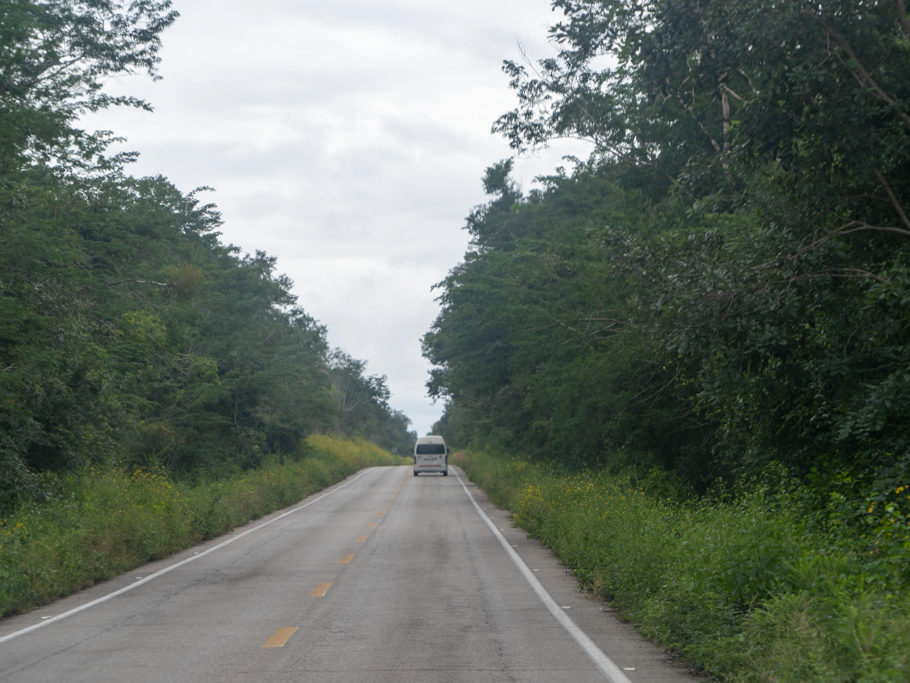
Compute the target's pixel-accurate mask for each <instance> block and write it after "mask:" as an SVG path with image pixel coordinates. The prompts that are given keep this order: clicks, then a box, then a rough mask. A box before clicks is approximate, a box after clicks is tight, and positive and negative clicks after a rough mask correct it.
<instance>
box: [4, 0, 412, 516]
mask: <svg viewBox="0 0 910 683" xmlns="http://www.w3.org/2000/svg"><path fill="white" fill-rule="evenodd" d="M175 16H176V13H175V12H173V11H171V9H170V2H167V1H153V0H136V1H132V2H123V1H119V0H117V1H115V0H99V1H93V2H78V1H76V0H46V1H43V2H34V1H26V0H12V1H7V2H3V3H2V4H0V512H4V511H8V510H10V509H12V508H13V507H15V506H16V505H17V504H20V503H21V502H23V501H26V500H30V499H39V500H40V499H42V498H44V497H46V496H47V495H48V494H49V493H50V492H51V491H52V490H53V481H52V479H53V476H54V475H55V473H61V472H67V471H72V470H78V469H80V468H82V467H84V466H86V465H89V464H112V463H120V464H122V465H123V466H125V467H128V468H129V467H157V466H164V467H166V468H167V469H168V470H169V471H171V472H174V473H177V474H178V475H183V476H196V475H197V474H199V473H201V472H211V471H217V472H230V471H233V470H237V469H245V468H249V467H253V466H256V465H259V464H260V463H261V462H262V460H263V458H264V457H265V456H266V455H267V454H280V455H284V456H288V457H297V456H299V455H300V449H301V445H300V444H301V441H302V439H303V438H304V437H305V436H307V435H308V434H311V433H313V432H314V431H317V430H319V431H332V430H337V431H341V432H344V433H347V434H359V435H362V436H364V437H367V438H370V439H373V440H375V441H377V442H378V443H381V444H382V445H383V446H385V447H387V448H390V449H397V450H399V451H400V452H406V450H407V448H408V446H409V444H410V442H411V440H412V437H413V435H412V434H410V433H409V432H408V431H407V426H408V420H407V418H406V417H405V416H404V415H402V414H401V413H398V412H397V411H394V410H392V409H391V408H390V406H389V404H388V399H389V391H388V388H387V386H386V384H385V378H384V377H381V376H379V377H373V376H367V375H366V374H365V372H366V371H365V364H364V363H362V362H359V361H355V360H354V359H351V358H349V357H347V356H345V355H344V354H343V353H342V352H340V351H335V350H330V349H329V348H328V345H327V343H326V338H325V330H324V328H323V327H322V326H320V325H319V324H318V323H317V322H316V321H315V320H313V319H312V317H310V316H309V315H307V313H306V312H305V311H304V310H303V309H302V308H300V307H299V306H298V305H297V302H296V301H295V297H294V296H293V295H292V294H291V291H290V290H291V282H290V280H288V278H286V277H284V276H282V275H279V274H277V273H276V261H275V258H274V257H271V256H268V255H266V254H264V253H261V252H257V253H256V254H255V255H253V256H251V255H246V256H240V255H239V253H238V250H237V249H236V248H235V247H233V246H229V245H224V244H222V243H221V242H220V241H219V239H218V232H217V229H218V226H219V224H220V218H219V215H218V213H217V211H216V210H215V208H214V207H213V206H211V205H208V204H204V203H200V201H199V199H198V197H197V193H196V192H192V193H189V194H184V193H182V192H180V191H179V190H178V189H177V188H175V187H174V186H173V185H172V184H171V183H170V182H168V180H167V179H166V178H163V177H157V178H132V177H129V176H128V175H126V174H125V173H124V171H123V168H124V166H123V164H124V163H125V162H126V161H128V160H129V158H130V155H120V156H108V155H107V154H106V149H107V146H108V144H109V142H110V141H111V139H112V138H111V136H110V134H108V133H104V132H94V133H93V132H88V131H84V130H81V129H80V128H79V117H80V115H82V114H83V113H85V112H87V111H92V110H96V109H98V108H100V107H105V106H109V105H115V104H119V105H128V106H140V107H147V106H148V105H146V104H145V103H144V102H141V101H139V100H135V99H132V98H112V97H110V96H108V95H106V94H105V93H104V92H103V90H102V86H103V83H104V79H105V77H107V76H110V75H113V74H118V73H124V72H132V71H135V70H145V71H147V72H148V73H149V74H150V75H151V76H153V77H154V76H155V68H156V65H157V63H158V56H157V52H158V48H159V45H160V40H159V36H160V33H161V31H163V30H164V28H166V27H167V26H168V25H169V24H170V23H171V22H173V20H174V19H175ZM352 406H356V408H352Z"/></svg>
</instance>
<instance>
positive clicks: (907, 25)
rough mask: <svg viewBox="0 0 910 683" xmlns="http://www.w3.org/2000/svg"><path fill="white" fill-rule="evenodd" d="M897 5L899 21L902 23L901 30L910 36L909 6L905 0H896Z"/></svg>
mask: <svg viewBox="0 0 910 683" xmlns="http://www.w3.org/2000/svg"><path fill="white" fill-rule="evenodd" d="M894 2H895V4H896V5H897V23H898V24H900V27H901V30H902V31H903V32H904V34H905V35H906V36H907V37H908V38H910V19H908V18H907V6H906V5H905V4H904V0H894Z"/></svg>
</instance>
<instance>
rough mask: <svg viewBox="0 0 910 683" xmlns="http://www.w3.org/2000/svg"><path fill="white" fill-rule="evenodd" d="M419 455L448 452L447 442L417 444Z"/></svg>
mask: <svg viewBox="0 0 910 683" xmlns="http://www.w3.org/2000/svg"><path fill="white" fill-rule="evenodd" d="M415 452H416V453H417V454H418V455H438V454H440V453H445V452H446V447H445V444H441V443H419V444H417V450H416V451H415Z"/></svg>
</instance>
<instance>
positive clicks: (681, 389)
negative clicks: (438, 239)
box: [423, 0, 910, 495]
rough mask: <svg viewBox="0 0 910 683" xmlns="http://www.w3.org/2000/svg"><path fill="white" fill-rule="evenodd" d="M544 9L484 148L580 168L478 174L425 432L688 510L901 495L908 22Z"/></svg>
mask: <svg viewBox="0 0 910 683" xmlns="http://www.w3.org/2000/svg"><path fill="white" fill-rule="evenodd" d="M552 5H553V8H554V9H555V10H558V11H559V12H560V13H561V19H560V20H559V21H558V22H556V23H555V24H554V25H553V26H552V28H551V29H550V36H551V39H552V43H553V44H554V46H555V47H556V49H557V53H556V54H555V56H553V57H551V58H548V59H544V60H541V61H539V62H537V63H521V62H515V61H508V62H505V71H506V73H507V74H508V76H509V79H510V86H511V88H512V89H513V91H514V93H515V95H516V96H517V100H518V105H517V106H516V108H515V109H514V110H513V111H510V112H507V113H506V114H504V115H503V116H501V117H500V118H499V119H498V120H497V121H496V122H495V124H494V131H497V132H499V133H501V134H503V135H504V136H506V138H507V139H508V140H509V141H510V143H511V145H512V147H513V148H514V149H515V150H516V151H518V152H521V151H526V150H528V149H533V148H535V147H538V146H541V145H547V144H550V143H554V142H557V141H558V140H560V139H562V138H575V139H583V140H587V141H590V142H591V143H592V145H593V150H594V151H593V153H592V154H591V156H590V157H589V158H587V159H583V160H581V159H570V160H567V168H560V169H558V170H557V171H556V172H555V173H553V174H552V175H551V176H549V177H546V178H542V179H539V184H538V186H537V187H536V188H535V189H532V190H530V191H527V192H525V191H523V190H522V189H521V188H519V187H517V186H516V184H515V182H514V181H513V180H512V179H511V176H510V172H511V161H508V160H507V161H503V162H500V163H497V164H494V165H493V166H491V167H490V168H488V169H487V171H486V173H485V175H484V179H483V182H484V187H485V189H486V191H487V193H488V196H489V201H488V202H487V203H485V204H483V205H481V206H479V207H477V208H475V209H474V210H473V211H472V212H471V213H470V215H469V216H468V218H467V222H466V229H467V231H468V232H469V234H470V236H471V242H470V246H469V250H468V252H467V253H466V254H465V257H464V260H463V262H462V263H460V264H459V265H458V266H456V267H455V268H454V269H452V271H451V272H450V273H449V275H448V276H447V277H446V278H445V280H443V281H442V282H441V283H439V284H438V291H439V302H440V304H441V312H440V314H439V316H438V318H437V319H436V321H435V323H434V324H433V326H432V328H431V329H430V330H429V331H428V333H427V334H426V335H425V337H424V339H423V348H424V354H425V356H426V357H427V358H428V359H429V360H430V361H431V362H432V363H433V364H434V369H433V370H432V372H431V376H430V380H429V382H428V387H429V389H430V392H431V394H432V395H434V396H437V397H439V398H441V399H443V400H445V401H446V411H445V414H444V416H443V418H442V420H441V421H440V423H439V424H438V425H437V428H438V429H439V430H441V431H443V432H444V433H445V434H446V435H447V436H449V438H450V439H451V440H452V441H455V442H461V443H467V442H469V441H470V440H471V439H484V440H487V441H489V440H491V439H492V440H495V441H497V442H498V443H499V444H501V445H503V446H504V447H505V448H512V449H520V450H521V451H523V452H525V453H529V454H532V455H533V456H535V457H537V458H539V459H541V460H546V461H553V462H558V463H560V464H562V465H565V466H568V467H581V466H607V467H613V468H617V469H624V468H625V469H628V468H632V469H634V470H637V471H648V470H651V469H653V468H657V469H658V470H665V471H671V472H674V473H675V474H677V475H678V476H679V477H680V478H681V479H682V480H683V481H685V482H687V483H688V484H689V485H691V486H692V487H693V488H694V489H695V490H701V491H704V490H706V489H708V488H709V487H711V486H712V485H713V484H714V483H716V482H717V481H718V480H721V481H726V482H736V481H744V480H747V479H749V478H751V477H754V476H757V475H760V474H761V473H763V472H766V471H767V470H768V469H769V468H771V469H780V468H784V470H785V471H786V472H788V473H790V474H791V475H793V476H796V477H799V478H802V480H803V481H805V482H807V483H810V484H813V485H814V486H815V487H816V490H818V491H819V492H820V493H823V494H824V495H828V493H830V491H831V490H832V487H839V489H841V490H845V491H846V492H847V493H853V494H858V493H859V492H860V491H862V492H863V494H864V495H867V494H868V493H869V492H870V491H873V492H874V491H876V490H878V491H884V490H887V489H893V488H894V486H896V485H899V484H902V483H906V481H907V480H908V479H910V240H908V238H910V218H908V216H910V79H908V78H907V74H908V73H910V20H908V15H907V10H906V7H905V4H904V2H903V0H868V1H866V0H863V1H861V2H856V1H855V0H850V1H849V2H848V1H847V0H822V1H820V2H819V1H813V2H809V1H808V0H794V1H788V2H768V1H767V0H742V1H740V2H735V3H731V2H724V1H721V0H554V2H552Z"/></svg>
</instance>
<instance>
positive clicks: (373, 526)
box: [369, 522, 379, 529]
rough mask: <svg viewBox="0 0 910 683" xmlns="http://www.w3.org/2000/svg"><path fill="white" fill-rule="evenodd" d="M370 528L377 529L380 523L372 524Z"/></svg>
mask: <svg viewBox="0 0 910 683" xmlns="http://www.w3.org/2000/svg"><path fill="white" fill-rule="evenodd" d="M369 526H370V527H372V528H374V529H375V528H376V527H378V526H379V522H370V523H369Z"/></svg>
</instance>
